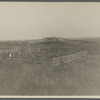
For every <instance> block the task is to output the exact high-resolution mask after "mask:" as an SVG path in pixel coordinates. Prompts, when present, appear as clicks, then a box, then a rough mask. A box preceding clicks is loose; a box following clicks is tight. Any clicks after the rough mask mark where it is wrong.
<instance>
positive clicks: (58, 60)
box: [52, 50, 88, 66]
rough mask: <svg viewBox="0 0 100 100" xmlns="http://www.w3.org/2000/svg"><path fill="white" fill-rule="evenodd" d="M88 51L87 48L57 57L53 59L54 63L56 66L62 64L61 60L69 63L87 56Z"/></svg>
mask: <svg viewBox="0 0 100 100" xmlns="http://www.w3.org/2000/svg"><path fill="white" fill-rule="evenodd" d="M87 53H88V52H87V50H84V51H80V52H77V53H75V54H70V55H65V56H60V57H55V58H53V59H52V64H53V65H54V66H58V65H60V63H61V61H62V62H64V63H68V62H70V61H73V60H75V59H80V58H81V57H84V56H86V55H87Z"/></svg>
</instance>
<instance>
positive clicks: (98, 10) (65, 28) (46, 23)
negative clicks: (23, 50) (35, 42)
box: [0, 2, 100, 40]
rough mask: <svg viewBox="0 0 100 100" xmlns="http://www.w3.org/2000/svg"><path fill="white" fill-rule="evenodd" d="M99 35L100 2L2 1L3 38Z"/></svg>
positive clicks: (0, 35)
mask: <svg viewBox="0 0 100 100" xmlns="http://www.w3.org/2000/svg"><path fill="white" fill-rule="evenodd" d="M55 36H57V37H65V38H72V37H100V3H93V2H92V3H78V2H77V3H71V2H70V3H68V2H62V3H60V2H58V3H53V2H52V3H50V2H48V3H46V2H44V3H36V2H28V3H27V2H23V3H22V2H8V3H7V2H5V3H3V2H0V40H21V39H39V38H43V37H55Z"/></svg>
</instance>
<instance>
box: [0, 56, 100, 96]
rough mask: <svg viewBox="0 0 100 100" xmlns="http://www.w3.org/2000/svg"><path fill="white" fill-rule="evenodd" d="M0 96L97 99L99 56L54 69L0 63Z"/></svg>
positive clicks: (99, 89) (41, 66) (99, 84)
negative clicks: (77, 96) (62, 96)
mask: <svg viewBox="0 0 100 100" xmlns="http://www.w3.org/2000/svg"><path fill="white" fill-rule="evenodd" d="M0 95H100V55H99V54H91V55H90V54H89V55H88V56H87V57H86V58H84V59H81V60H75V61H73V62H71V63H69V64H64V65H62V66H58V67H53V66H52V64H51V63H50V62H48V63H46V62H44V63H43V64H42V65H34V64H25V63H23V64H18V63H14V62H13V63H8V62H6V63H0Z"/></svg>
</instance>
